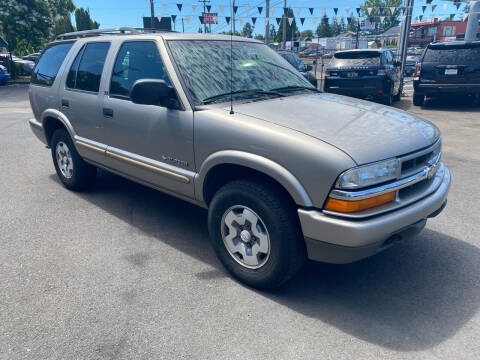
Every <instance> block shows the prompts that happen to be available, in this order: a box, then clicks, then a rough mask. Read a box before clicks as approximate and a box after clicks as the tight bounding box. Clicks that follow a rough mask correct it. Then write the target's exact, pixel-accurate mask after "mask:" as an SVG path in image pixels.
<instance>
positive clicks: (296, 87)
mask: <svg viewBox="0 0 480 360" xmlns="http://www.w3.org/2000/svg"><path fill="white" fill-rule="evenodd" d="M295 90H310V91H313V92H320V91H318V90H317V89H315V88H314V87H310V86H301V85H289V86H282V87H279V88H275V89H270V90H269V91H295Z"/></svg>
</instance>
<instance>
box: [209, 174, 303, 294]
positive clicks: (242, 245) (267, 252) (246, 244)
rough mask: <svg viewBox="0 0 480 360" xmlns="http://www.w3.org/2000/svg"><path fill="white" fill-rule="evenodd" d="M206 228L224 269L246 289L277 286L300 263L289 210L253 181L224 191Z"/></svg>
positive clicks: (279, 197)
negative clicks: (248, 286) (245, 285)
mask: <svg viewBox="0 0 480 360" xmlns="http://www.w3.org/2000/svg"><path fill="white" fill-rule="evenodd" d="M208 227H209V232H210V239H211V241H212V245H213V248H214V249H215V252H216V254H217V256H218V257H219V259H220V261H221V262H222V263H223V265H224V266H225V268H226V269H227V270H228V271H229V272H230V274H232V275H233V276H234V277H235V278H237V279H238V280H240V281H241V282H243V283H245V284H247V285H250V286H252V287H256V288H274V287H277V286H280V285H281V284H283V283H284V282H286V281H287V280H289V279H290V278H292V277H293V276H294V275H295V274H296V273H297V271H298V270H299V269H300V267H301V266H302V265H303V263H304V261H305V259H306V251H305V244H304V242H303V238H302V235H301V230H300V226H299V222H298V216H297V214H296V212H295V209H294V207H293V206H292V205H291V204H290V202H289V201H288V199H287V198H286V197H285V196H284V194H283V193H282V192H281V191H280V190H279V189H277V188H275V187H274V186H268V185H267V184H265V183H263V182H261V181H259V180H235V181H232V182H230V183H228V184H226V185H224V186H223V187H222V188H221V189H220V190H219V191H218V192H217V193H216V194H215V196H214V198H213V200H212V203H211V204H210V207H209V214H208Z"/></svg>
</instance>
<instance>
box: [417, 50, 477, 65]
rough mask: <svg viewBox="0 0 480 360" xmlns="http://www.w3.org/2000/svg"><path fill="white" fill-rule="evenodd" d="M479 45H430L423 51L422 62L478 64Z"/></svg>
mask: <svg viewBox="0 0 480 360" xmlns="http://www.w3.org/2000/svg"><path fill="white" fill-rule="evenodd" d="M479 62H480V47H457V46H455V47H453V46H448V47H447V46H444V47H431V48H428V49H427V50H426V52H425V56H424V58H423V63H425V64H440V65H478V63H479Z"/></svg>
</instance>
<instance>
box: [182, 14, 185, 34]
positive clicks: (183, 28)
mask: <svg viewBox="0 0 480 360" xmlns="http://www.w3.org/2000/svg"><path fill="white" fill-rule="evenodd" d="M182 32H185V25H184V24H183V16H182Z"/></svg>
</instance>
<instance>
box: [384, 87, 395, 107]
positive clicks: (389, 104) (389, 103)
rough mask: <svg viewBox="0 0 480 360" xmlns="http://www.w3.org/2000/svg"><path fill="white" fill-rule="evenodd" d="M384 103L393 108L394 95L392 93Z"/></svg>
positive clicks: (385, 98)
mask: <svg viewBox="0 0 480 360" xmlns="http://www.w3.org/2000/svg"><path fill="white" fill-rule="evenodd" d="M383 103H384V104H385V105H388V106H392V104H393V94H392V91H390V93H389V94H388V95H387V96H385V97H384V98H383Z"/></svg>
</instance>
